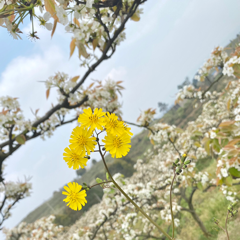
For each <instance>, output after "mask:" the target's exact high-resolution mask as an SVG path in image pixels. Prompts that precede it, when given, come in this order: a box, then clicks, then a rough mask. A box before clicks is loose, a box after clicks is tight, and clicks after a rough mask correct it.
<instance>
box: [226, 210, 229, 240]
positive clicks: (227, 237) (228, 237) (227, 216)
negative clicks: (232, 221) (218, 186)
mask: <svg viewBox="0 0 240 240" xmlns="http://www.w3.org/2000/svg"><path fill="white" fill-rule="evenodd" d="M228 214H229V211H228V212H227V217H226V222H225V229H226V234H227V239H228V240H230V238H229V235H228V230H227V221H228Z"/></svg>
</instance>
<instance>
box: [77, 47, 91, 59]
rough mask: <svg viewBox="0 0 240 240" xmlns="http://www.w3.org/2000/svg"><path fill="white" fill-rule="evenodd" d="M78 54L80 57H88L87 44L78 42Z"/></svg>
mask: <svg viewBox="0 0 240 240" xmlns="http://www.w3.org/2000/svg"><path fill="white" fill-rule="evenodd" d="M78 55H79V58H80V57H81V56H83V57H84V58H87V57H88V56H89V54H88V53H87V51H86V48H85V46H84V45H83V44H82V43H79V44H78Z"/></svg>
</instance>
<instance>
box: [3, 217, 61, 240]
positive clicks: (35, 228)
mask: <svg viewBox="0 0 240 240" xmlns="http://www.w3.org/2000/svg"><path fill="white" fill-rule="evenodd" d="M54 219H55V217H54V216H53V215H50V216H49V217H43V218H41V219H39V220H37V221H36V222H34V223H29V224H27V223H25V222H22V223H20V224H19V225H18V226H17V227H15V228H13V229H11V230H9V229H6V228H4V229H3V232H4V233H5V235H6V240H11V239H19V240H28V239H32V240H47V239H48V240H53V239H59V237H60V236H61V234H62V233H63V230H64V228H63V227H62V226H61V225H60V226H57V225H56V224H54V223H53V221H54Z"/></svg>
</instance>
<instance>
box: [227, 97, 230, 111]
mask: <svg viewBox="0 0 240 240" xmlns="http://www.w3.org/2000/svg"><path fill="white" fill-rule="evenodd" d="M230 106H231V99H229V100H228V101H227V110H228V111H230Z"/></svg>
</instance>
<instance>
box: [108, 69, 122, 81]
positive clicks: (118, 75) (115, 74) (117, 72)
mask: <svg viewBox="0 0 240 240" xmlns="http://www.w3.org/2000/svg"><path fill="white" fill-rule="evenodd" d="M126 74H127V71H126V69H125V68H124V67H118V68H113V69H112V70H111V71H110V72H109V73H108V74H107V76H106V78H105V79H108V78H110V79H112V80H114V81H121V80H123V79H124V77H125V76H126Z"/></svg>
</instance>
